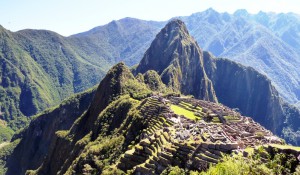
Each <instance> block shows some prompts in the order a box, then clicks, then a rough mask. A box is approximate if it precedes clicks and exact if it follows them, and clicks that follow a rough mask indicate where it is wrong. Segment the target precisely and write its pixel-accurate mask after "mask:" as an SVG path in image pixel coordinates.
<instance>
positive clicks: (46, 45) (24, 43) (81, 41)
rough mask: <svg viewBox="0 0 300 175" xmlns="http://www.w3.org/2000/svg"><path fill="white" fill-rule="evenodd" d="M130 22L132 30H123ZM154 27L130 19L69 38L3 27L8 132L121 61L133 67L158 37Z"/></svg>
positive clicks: (1, 90)
mask: <svg viewBox="0 0 300 175" xmlns="http://www.w3.org/2000/svg"><path fill="white" fill-rule="evenodd" d="M132 23H134V24H135V25H132V26H134V27H133V28H131V31H130V32H129V31H128V30H124V29H125V28H128V27H129V26H131V25H129V24H132ZM152 25H160V23H158V22H144V21H142V20H136V19H131V18H128V19H123V21H122V20H121V21H114V22H111V23H110V24H108V25H106V26H102V27H100V28H95V29H93V30H91V31H90V32H86V33H82V34H78V35H74V36H69V37H63V36H61V35H59V34H57V33H55V32H51V31H47V30H31V29H26V30H21V31H18V32H10V31H8V30H6V29H4V28H3V27H2V26H1V29H0V37H1V43H0V49H1V51H0V52H1V53H0V59H1V63H0V64H1V66H0V72H1V74H0V81H1V86H0V99H1V100H0V106H1V111H2V112H3V115H1V116H0V119H1V121H3V122H5V123H6V124H7V125H6V126H5V129H9V128H12V129H13V130H15V131H16V130H18V129H20V128H22V127H24V126H25V125H26V123H28V121H29V120H30V117H31V116H33V115H35V114H37V113H38V112H41V111H43V110H45V109H46V108H48V107H51V106H55V105H57V104H59V103H60V102H61V101H62V100H63V99H65V98H66V97H68V96H70V95H72V94H73V93H78V92H82V91H84V90H86V89H87V88H90V87H92V86H94V85H96V84H97V83H98V82H99V81H100V80H101V79H102V78H103V76H104V75H105V73H106V72H107V71H108V69H109V68H110V67H111V66H112V65H114V64H115V63H117V62H119V61H120V59H121V58H126V59H128V60H126V59H125V60H124V61H125V62H126V63H127V64H129V65H130V64H132V60H136V59H137V58H136V57H137V56H139V55H140V54H136V53H140V52H144V50H143V49H142V48H144V47H147V46H146V45H145V42H146V43H147V42H150V41H151V39H152V37H153V36H154V34H153V33H154V32H156V31H155V29H153V28H154V27H152ZM134 31H137V33H134ZM139 32H140V33H146V32H147V33H148V35H139ZM112 33H113V34H112ZM117 33H119V36H117ZM139 36H142V37H139ZM116 39H119V40H116ZM128 41H130V42H128ZM129 55H130V56H129ZM134 55H137V56H134ZM116 58H117V59H116ZM0 127H2V125H1V126H0ZM6 140H9V138H7V139H6Z"/></svg>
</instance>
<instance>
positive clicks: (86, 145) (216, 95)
mask: <svg viewBox="0 0 300 175" xmlns="http://www.w3.org/2000/svg"><path fill="white" fill-rule="evenodd" d="M234 108H235V109H234ZM237 108H239V109H237ZM287 112H288V114H287ZM299 116H300V115H299V111H297V109H296V108H292V107H290V106H288V105H287V104H286V103H284V102H283V101H282V99H280V97H279V96H278V93H277V91H276V89H275V88H274V87H273V86H272V84H271V81H270V80H269V79H267V77H266V76H264V75H262V74H260V73H258V72H257V71H255V70H254V69H253V68H250V67H245V66H242V65H240V64H237V63H235V62H233V61H228V60H226V59H224V58H215V57H214V56H213V55H211V54H210V53H208V52H205V51H202V50H201V49H200V47H199V46H198V44H197V42H196V41H195V40H194V39H193V38H192V37H191V36H190V35H189V32H188V30H187V28H186V26H185V24H184V23H183V22H182V21H180V20H177V19H175V20H172V21H170V22H169V23H168V24H167V25H166V26H165V27H164V28H163V29H162V30H161V31H160V32H159V33H158V34H157V35H156V37H155V39H154V40H153V42H152V43H151V45H150V47H149V49H148V50H147V51H146V52H145V54H144V56H143V58H142V60H141V61H140V63H139V64H138V65H137V66H135V67H133V68H131V69H130V68H129V67H127V66H126V65H125V64H124V63H122V62H121V63H118V64H116V65H115V66H113V67H112V68H111V69H110V70H109V71H108V72H107V74H106V75H105V77H104V78H103V79H102V81H101V82H100V84H99V85H98V87H94V88H91V89H89V90H87V91H85V92H82V93H79V94H75V95H73V96H72V97H69V98H67V99H66V100H64V101H63V102H62V103H61V104H60V105H58V106H56V107H53V108H50V109H48V110H46V111H44V112H42V113H40V114H38V115H36V116H35V117H34V119H32V121H31V122H30V124H29V125H28V127H26V128H24V129H23V130H21V131H19V132H18V133H17V134H15V135H14V136H13V138H12V140H11V142H10V143H7V144H6V145H4V146H2V145H0V148H1V149H0V174H1V173H3V174H7V175H23V174H26V175H35V174H41V175H42V174H49V175H52V174H53V175H54V174H58V175H62V174H66V175H75V174H86V175H88V174H114V175H115V174H137V175H141V174H147V175H148V174H149V175H150V174H222V173H223V174H236V175H238V174H266V175H267V174H293V173H295V174H297V173H298V174H299V173H300V166H299V154H300V149H299V148H298V147H293V146H289V145H287V144H286V143H285V141H284V140H283V139H281V138H280V137H279V136H280V134H282V131H283V130H284V129H285V128H286V127H292V128H295V127H296V126H295V125H292V121H298V120H299ZM270 120H272V121H270ZM278 135H279V136H278Z"/></svg>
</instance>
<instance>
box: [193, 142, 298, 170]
mask: <svg viewBox="0 0 300 175" xmlns="http://www.w3.org/2000/svg"><path fill="white" fill-rule="evenodd" d="M248 151H250V152H252V151H253V149H251V150H250V149H248ZM297 165H298V163H297V160H296V158H295V156H294V155H288V154H283V153H280V152H276V150H275V153H274V155H271V154H269V153H268V152H267V151H266V150H265V148H264V147H259V148H258V149H257V150H256V151H254V152H252V153H251V154H249V155H248V157H243V156H242V155H241V154H238V155H225V156H224V157H223V159H222V161H221V162H219V163H218V164H217V165H215V166H211V167H210V168H209V169H208V170H207V171H206V172H191V174H193V175H197V174H199V175H216V174H222V175H248V174H263V175H270V174H274V175H275V174H292V173H295V174H298V173H299V172H300V171H299V168H297Z"/></svg>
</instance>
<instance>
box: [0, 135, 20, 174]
mask: <svg viewBox="0 0 300 175" xmlns="http://www.w3.org/2000/svg"><path fill="white" fill-rule="evenodd" d="M19 142H20V139H17V140H15V141H14V142H12V143H8V144H6V143H5V145H2V146H1V144H0V174H5V172H6V167H5V164H6V161H7V158H8V156H9V155H10V154H11V153H12V152H13V150H14V148H15V147H16V146H17V145H18V144H19Z"/></svg>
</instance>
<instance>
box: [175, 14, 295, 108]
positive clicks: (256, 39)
mask: <svg viewBox="0 0 300 175" xmlns="http://www.w3.org/2000/svg"><path fill="white" fill-rule="evenodd" d="M179 18H180V19H181V20H183V21H184V22H185V23H186V24H187V28H188V29H189V30H190V33H191V35H192V36H194V37H195V39H196V40H197V41H198V43H199V45H200V46H201V47H202V48H203V49H204V50H207V51H210V52H212V53H213V54H214V55H215V56H217V57H223V58H228V59H231V60H233V61H236V62H238V63H241V64H243V65H246V66H250V67H253V68H255V69H256V70H258V71H259V72H260V73H262V74H264V75H267V76H268V77H269V78H270V79H271V80H272V83H273V85H274V86H275V87H276V89H277V90H278V91H279V94H280V96H282V97H283V98H284V99H285V100H286V101H288V102H290V103H296V102H297V101H298V100H299V95H300V94H299V87H300V86H299V82H300V79H299V77H300V75H299V71H298V70H299V65H300V61H299V60H300V59H299V57H300V55H299V53H300V52H299V49H300V47H298V46H299V45H298V44H297V41H299V34H298V33H299V30H300V28H299V25H300V18H299V16H298V15H296V14H292V13H287V14H283V13H280V14H275V13H264V12H259V13H258V14H254V15H253V14H249V13H248V12H247V11H246V10H237V11H236V12H235V13H234V14H228V13H218V12H217V11H215V10H213V9H208V10H206V11H203V12H199V13H195V14H193V15H191V16H186V17H179Z"/></svg>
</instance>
